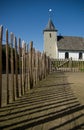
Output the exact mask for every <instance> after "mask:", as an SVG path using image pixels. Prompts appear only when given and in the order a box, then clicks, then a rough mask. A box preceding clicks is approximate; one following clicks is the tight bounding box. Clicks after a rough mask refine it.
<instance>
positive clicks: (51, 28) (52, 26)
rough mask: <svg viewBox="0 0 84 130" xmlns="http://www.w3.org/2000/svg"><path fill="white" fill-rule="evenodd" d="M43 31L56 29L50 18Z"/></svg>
mask: <svg viewBox="0 0 84 130" xmlns="http://www.w3.org/2000/svg"><path fill="white" fill-rule="evenodd" d="M44 31H57V30H56V29H55V26H54V24H53V22H52V20H51V19H49V21H48V24H47V26H46V28H45V29H44Z"/></svg>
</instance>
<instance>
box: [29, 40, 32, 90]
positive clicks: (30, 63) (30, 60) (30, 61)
mask: <svg viewBox="0 0 84 130" xmlns="http://www.w3.org/2000/svg"><path fill="white" fill-rule="evenodd" d="M32 52H33V42H32V41H31V42H30V51H29V70H30V88H33V70H32V69H33V68H32Z"/></svg>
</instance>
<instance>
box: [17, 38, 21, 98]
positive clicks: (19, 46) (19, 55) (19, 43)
mask: <svg viewBox="0 0 84 130" xmlns="http://www.w3.org/2000/svg"><path fill="white" fill-rule="evenodd" d="M18 58H19V59H18V61H19V67H18V69H19V96H20V97H21V95H22V72H21V64H22V61H21V39H20V38H19V39H18Z"/></svg>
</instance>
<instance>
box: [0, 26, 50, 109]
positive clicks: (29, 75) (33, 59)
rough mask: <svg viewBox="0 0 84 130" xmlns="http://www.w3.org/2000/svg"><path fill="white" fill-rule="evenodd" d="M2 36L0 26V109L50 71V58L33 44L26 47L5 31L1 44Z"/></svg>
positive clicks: (1, 27) (0, 27) (24, 92)
mask: <svg viewBox="0 0 84 130" xmlns="http://www.w3.org/2000/svg"><path fill="white" fill-rule="evenodd" d="M3 35H4V32H3V26H0V107H3V106H6V105H7V104H9V103H13V101H15V100H17V99H18V97H21V96H23V95H24V94H26V93H27V92H28V91H30V89H31V88H33V87H35V86H36V84H37V83H38V81H39V80H42V79H43V78H46V76H47V75H48V74H49V71H50V58H49V57H47V56H46V54H45V53H41V52H39V51H36V50H35V48H33V42H30V44H29V47H28V45H27V44H26V43H25V42H24V41H21V39H20V38H19V39H18V40H17V38H16V37H15V36H14V34H13V33H11V34H10V35H9V33H8V30H6V33H5V39H6V40H5V44H3V40H4V39H3ZM9 38H10V42H9ZM3 55H4V56H3Z"/></svg>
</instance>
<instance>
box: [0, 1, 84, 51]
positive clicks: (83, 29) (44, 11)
mask: <svg viewBox="0 0 84 130" xmlns="http://www.w3.org/2000/svg"><path fill="white" fill-rule="evenodd" d="M49 9H52V12H51V15H50V17H51V19H52V21H53V23H54V25H55V27H56V29H57V30H58V32H57V34H58V35H62V36H80V37H84V0H0V25H3V27H4V33H5V30H6V28H7V29H8V31H9V34H10V33H11V32H13V33H14V35H15V36H16V37H17V39H18V38H19V37H20V38H21V40H22V41H23V40H24V41H25V42H26V43H27V44H29V43H30V42H31V41H33V44H34V47H35V48H36V49H37V50H40V51H41V52H42V51H43V45H44V40H43V30H44V29H45V28H46V26H47V23H48V20H49ZM3 40H5V37H4V38H3Z"/></svg>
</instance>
